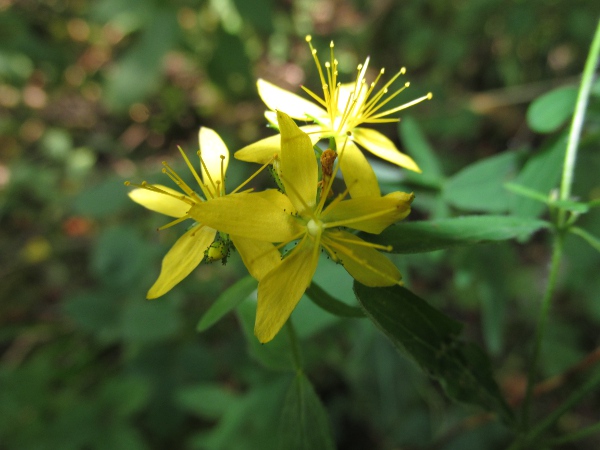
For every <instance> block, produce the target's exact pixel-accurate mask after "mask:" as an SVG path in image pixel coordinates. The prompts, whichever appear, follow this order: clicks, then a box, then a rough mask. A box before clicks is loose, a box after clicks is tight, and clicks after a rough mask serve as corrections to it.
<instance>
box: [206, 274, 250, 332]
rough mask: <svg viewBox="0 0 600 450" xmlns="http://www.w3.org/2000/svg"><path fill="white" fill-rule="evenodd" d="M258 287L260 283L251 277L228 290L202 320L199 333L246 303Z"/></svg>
mask: <svg viewBox="0 0 600 450" xmlns="http://www.w3.org/2000/svg"><path fill="white" fill-rule="evenodd" d="M257 286H258V282H257V281H256V280H255V279H254V278H252V277H251V276H247V277H245V278H242V279H241V280H239V281H238V282H237V283H235V284H234V285H232V286H230V287H229V288H228V289H226V290H225V291H224V292H223V293H222V294H221V295H219V297H218V298H217V300H216V301H215V302H214V303H213V304H212V306H211V307H210V308H208V310H207V311H206V312H205V313H204V315H203V316H202V317H201V318H200V321H199V322H198V325H197V326H196V330H197V331H206V330H208V329H209V328H210V327H212V326H213V325H214V324H215V323H217V322H218V321H219V320H221V319H222V318H223V316H225V315H226V314H227V313H228V312H229V311H231V310H233V309H235V307H236V306H237V305H239V304H240V303H241V302H242V301H244V300H245V299H246V298H247V297H248V296H249V295H250V294H251V293H252V292H253V291H254V290H256V287H257Z"/></svg>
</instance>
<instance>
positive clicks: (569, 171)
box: [521, 20, 600, 432]
mask: <svg viewBox="0 0 600 450" xmlns="http://www.w3.org/2000/svg"><path fill="white" fill-rule="evenodd" d="M599 57H600V20H599V21H598V26H597V28H596V32H595V34H594V39H593V40H592V45H591V48H590V52H589V54H588V57H587V60H586V62H585V67H584V69H583V75H582V78H581V85H580V87H579V93H578V95H577V102H576V104H575V112H574V114H573V121H572V122H571V129H570V131H569V139H568V142H567V151H566V153H565V160H564V165H563V175H562V180H561V185H560V193H559V199H560V200H568V199H569V197H570V196H571V186H572V184H573V174H574V171H575V161H576V159H577V149H578V146H579V138H580V136H581V130H582V128H583V121H584V118H585V111H586V108H587V103H588V99H589V96H590V91H591V88H592V82H593V78H594V71H595V68H596V66H597V64H598V58H599ZM556 225H557V228H558V229H557V230H556V233H555V234H554V236H553V249H552V262H551V265H550V274H549V276H548V284H547V286H546V292H545V293H544V298H543V299H542V308H541V311H540V315H539V317H538V322H537V327H536V334H535V341H534V349H533V355H532V358H531V362H530V366H529V371H528V373H527V388H526V392H525V399H524V401H523V410H522V411H523V415H522V421H521V430H522V432H526V431H527V430H528V429H529V418H530V413H531V400H532V394H533V385H534V383H535V378H536V372H537V366H538V361H539V357H540V351H541V347H542V341H543V338H544V336H545V334H546V326H547V322H548V316H549V312H550V305H551V302H552V297H553V295H554V290H555V288H556V282H557V279H558V272H559V268H560V260H561V257H562V252H563V242H564V228H565V226H566V225H567V210H566V209H564V208H560V209H559V211H558V217H557V219H556Z"/></svg>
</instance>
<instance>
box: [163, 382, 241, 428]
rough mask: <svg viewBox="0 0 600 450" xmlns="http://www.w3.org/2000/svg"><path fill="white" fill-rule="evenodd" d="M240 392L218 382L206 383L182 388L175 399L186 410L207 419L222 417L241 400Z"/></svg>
mask: <svg viewBox="0 0 600 450" xmlns="http://www.w3.org/2000/svg"><path fill="white" fill-rule="evenodd" d="M238 397H239V396H238V394H237V393H236V392H234V391H233V390H231V389H228V388H226V387H225V386H223V385H221V384H218V383H204V384H200V385H196V386H190V387H185V388H181V389H179V390H178V391H177V394H176V396H175V399H176V400H177V404H178V405H179V406H181V407H182V408H183V409H185V410H186V411H190V412H192V413H194V414H197V415H198V416H199V417H202V418H205V419H212V420H216V419H219V418H221V417H222V416H223V415H224V414H225V413H226V412H227V411H228V410H229V409H230V408H232V407H233V406H234V404H235V403H236V402H238V401H239V398H238Z"/></svg>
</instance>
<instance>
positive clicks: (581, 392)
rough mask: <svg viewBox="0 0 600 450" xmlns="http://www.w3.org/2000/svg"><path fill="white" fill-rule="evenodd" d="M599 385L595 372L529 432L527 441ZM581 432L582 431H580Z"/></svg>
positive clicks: (531, 439)
mask: <svg viewBox="0 0 600 450" xmlns="http://www.w3.org/2000/svg"><path fill="white" fill-rule="evenodd" d="M598 385H600V371H597V372H596V373H595V374H594V376H593V377H592V378H591V379H590V380H588V381H587V382H586V383H585V384H584V385H583V386H581V387H580V388H579V389H577V390H576V391H575V392H573V394H571V395H570V396H569V397H568V398H567V400H565V402H564V403H563V404H562V405H560V406H559V407H558V408H556V409H555V410H554V411H552V412H551V413H550V414H549V415H548V417H546V418H545V419H544V420H543V421H542V422H540V423H539V425H537V426H536V427H535V428H533V429H532V430H531V432H530V433H529V434H528V436H527V440H528V441H530V442H533V441H535V439H536V438H537V437H538V436H539V435H540V434H542V433H543V432H544V431H546V430H547V429H548V428H550V427H551V426H552V425H554V424H555V423H556V421H557V420H558V419H560V418H561V416H562V415H563V414H564V413H566V412H567V411H568V410H569V409H571V408H573V407H574V406H575V405H576V404H577V403H579V402H580V401H581V400H583V399H584V398H585V397H586V396H587V395H588V394H590V393H591V392H593V391H594V390H596V389H597V388H598ZM581 431H583V430H581Z"/></svg>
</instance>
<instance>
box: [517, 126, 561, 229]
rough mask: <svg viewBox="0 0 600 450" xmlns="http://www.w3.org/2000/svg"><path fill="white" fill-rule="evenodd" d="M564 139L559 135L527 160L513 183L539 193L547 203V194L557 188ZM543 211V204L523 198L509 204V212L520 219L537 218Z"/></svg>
mask: <svg viewBox="0 0 600 450" xmlns="http://www.w3.org/2000/svg"><path fill="white" fill-rule="evenodd" d="M566 139H567V137H566V135H561V136H560V137H559V138H558V139H556V140H555V141H553V142H552V143H550V144H549V145H548V146H547V148H545V149H543V150H541V151H539V152H537V153H536V154H534V155H533V156H532V157H531V158H529V159H528V160H527V162H526V163H525V165H524V166H523V169H521V171H520V172H519V174H518V175H517V177H516V178H515V179H514V183H515V184H518V185H520V186H523V187H524V188H526V189H531V190H533V191H536V192H538V193H540V195H542V196H543V197H545V201H546V202H547V201H548V197H549V195H548V194H549V193H550V191H551V190H552V189H553V188H555V187H556V186H557V184H558V181H559V179H560V174H561V172H562V161H563V159H564V157H565V148H566V145H567V144H566V142H567V141H566ZM545 210H546V206H544V205H543V204H541V203H539V202H538V201H536V200H534V199H530V198H524V197H523V196H515V197H513V198H512V201H511V204H510V212H511V213H512V214H514V215H516V216H521V217H531V218H534V217H538V216H539V215H540V214H542V212H543V211H545Z"/></svg>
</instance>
